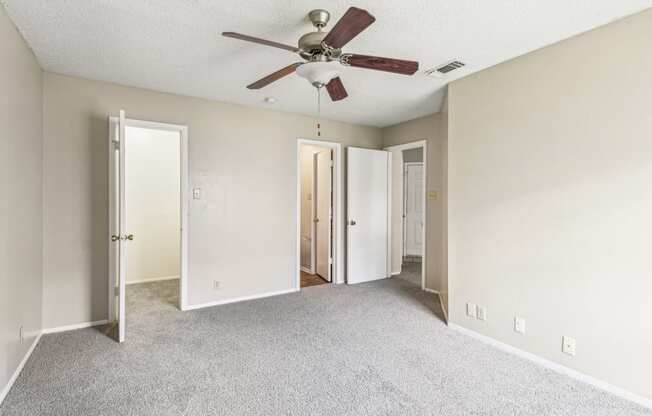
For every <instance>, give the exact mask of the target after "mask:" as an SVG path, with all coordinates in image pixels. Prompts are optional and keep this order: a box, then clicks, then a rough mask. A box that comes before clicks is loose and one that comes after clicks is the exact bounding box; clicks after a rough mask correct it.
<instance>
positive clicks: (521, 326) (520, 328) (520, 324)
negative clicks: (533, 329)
mask: <svg viewBox="0 0 652 416" xmlns="http://www.w3.org/2000/svg"><path fill="white" fill-rule="evenodd" d="M514 331H516V332H518V333H519V334H525V318H521V317H518V316H517V317H515V318H514Z"/></svg>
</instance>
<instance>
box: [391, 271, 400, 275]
mask: <svg viewBox="0 0 652 416" xmlns="http://www.w3.org/2000/svg"><path fill="white" fill-rule="evenodd" d="M399 274H401V271H400V270H399V271H398V272H392V273H391V274H390V276H398V275H399Z"/></svg>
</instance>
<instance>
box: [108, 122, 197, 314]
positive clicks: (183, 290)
mask: <svg viewBox="0 0 652 416" xmlns="http://www.w3.org/2000/svg"><path fill="white" fill-rule="evenodd" d="M117 121H118V118H117V117H109V123H110V124H113V123H116V122H117ZM125 127H140V128H148V129H154V130H165V131H174V132H179V134H180V140H181V143H180V145H181V147H180V152H179V157H180V158H181V160H180V162H181V163H180V166H181V172H180V183H181V187H180V201H181V207H180V209H181V221H180V222H181V253H180V254H181V264H180V270H179V277H180V278H179V309H180V310H182V311H185V310H188V195H189V192H188V189H189V186H190V185H189V184H190V161H189V153H188V126H183V125H178V124H169V123H159V122H155V121H145V120H135V119H129V118H128V119H125ZM109 191H110V192H111V189H110V190H109ZM110 235H111V234H110V233H109V238H110ZM109 266H111V265H109ZM112 273H113V270H112V268H111V267H109V282H110V281H111V275H112ZM111 292H113V290H112V289H111V288H110V293H109V299H111V298H112V293H111ZM113 309H114V308H112V302H111V301H110V302H109V319H110V320H111V319H112V318H113V315H114V314H113Z"/></svg>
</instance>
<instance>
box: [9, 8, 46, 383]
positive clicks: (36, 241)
mask: <svg viewBox="0 0 652 416" xmlns="http://www.w3.org/2000/svg"><path fill="white" fill-rule="evenodd" d="M0 68H1V69H0V169H1V170H0V195H1V196H0V394H1V392H2V391H3V390H4V388H5V386H6V384H7V382H8V381H9V379H10V377H11V376H12V374H13V373H14V371H15V370H16V368H17V367H18V364H19V363H20V361H21V360H22V359H23V357H24V356H25V354H26V353H27V350H28V349H29V347H30V345H31V344H32V342H33V341H34V339H35V337H36V336H37V335H38V332H39V331H40V330H41V297H42V284H43V280H42V260H41V259H42V256H41V253H42V251H41V250H42V245H41V243H42V240H41V239H42V219H43V182H42V165H41V159H42V155H43V153H42V148H43V145H42V128H41V127H42V124H41V123H42V108H43V105H42V104H43V102H42V94H41V83H42V73H41V68H40V67H39V65H38V62H37V61H36V59H35V58H34V55H33V54H32V52H31V50H30V49H29V47H28V46H27V44H26V43H25V41H24V40H23V39H22V37H21V36H20V34H19V33H18V31H17V30H16V29H15V27H14V26H13V24H12V23H11V21H10V20H9V18H8V17H7V15H6V13H5V10H4V8H3V7H2V6H0ZM21 325H22V326H23V331H24V342H23V343H22V344H21V343H20V338H19V333H20V331H19V328H20V326H21Z"/></svg>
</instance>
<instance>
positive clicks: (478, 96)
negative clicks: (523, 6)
mask: <svg viewBox="0 0 652 416" xmlns="http://www.w3.org/2000/svg"><path fill="white" fill-rule="evenodd" d="M650 39H652V11H647V12H644V13H641V14H639V15H636V16H633V17H630V18H627V19H624V20H622V21H619V22H616V23H613V24H610V25H608V26H606V27H603V28H599V29H597V30H594V31H592V32H589V33H586V34H584V35H581V36H578V37H575V38H572V39H570V40H567V41H564V42H561V43H559V44H556V45H553V46H550V47H547V48H544V49H542V50H539V51H536V52H534V53H531V54H529V55H526V56H523V57H520V58H518V59H515V60H513V61H510V62H507V63H505V64H501V65H498V66H496V67H494V68H491V69H488V70H485V71H482V72H480V73H478V74H475V75H472V76H469V77H467V78H465V79H462V80H459V81H456V82H453V83H452V85H451V86H450V88H449V105H450V108H449V112H450V113H449V114H450V119H449V123H450V125H449V134H450V138H449V139H450V140H449V150H448V156H449V182H448V185H449V219H450V223H449V243H450V245H449V250H450V252H449V273H450V275H449V278H450V279H449V280H450V293H451V298H450V300H451V304H450V318H451V320H452V321H453V322H454V323H456V324H459V325H462V326H464V327H467V328H470V329H472V330H474V331H477V332H480V333H482V334H485V335H488V336H490V337H492V338H496V339H498V340H500V341H502V342H505V343H508V344H511V345H513V346H516V347H517V348H520V349H523V350H526V351H529V352H532V353H535V354H537V355H539V356H542V357H545V358H547V359H549V360H552V361H555V362H557V363H560V364H562V365H565V366H568V367H571V368H574V369H576V370H579V371H581V372H583V373H586V374H589V375H591V376H593V377H596V378H598V379H600V380H604V381H606V382H608V383H611V384H613V385H616V386H619V387H622V388H625V389H627V390H629V391H631V392H634V393H636V394H638V395H641V396H644V397H647V398H648V399H652V382H651V381H650V380H651V378H650V369H652V356H651V355H650V352H651V351H652V319H650V310H649V305H650V298H651V293H652V274H651V273H652V267H651V266H652V265H651V263H650V247H652V113H651V105H650V97H652V76H651V74H652V53H650V52H651V49H650ZM465 302H474V303H477V304H480V305H484V306H485V307H486V308H487V311H488V320H487V322H480V321H477V320H474V319H469V318H467V317H465V314H464V305H465ZM515 315H518V316H521V317H524V318H525V319H526V320H527V334H526V335H519V334H517V333H515V332H514V331H513V329H512V328H513V319H514V316H515ZM563 335H568V336H572V337H574V338H576V339H577V356H576V357H575V358H572V357H570V356H567V355H564V354H562V352H561V338H562V336H563Z"/></svg>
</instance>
